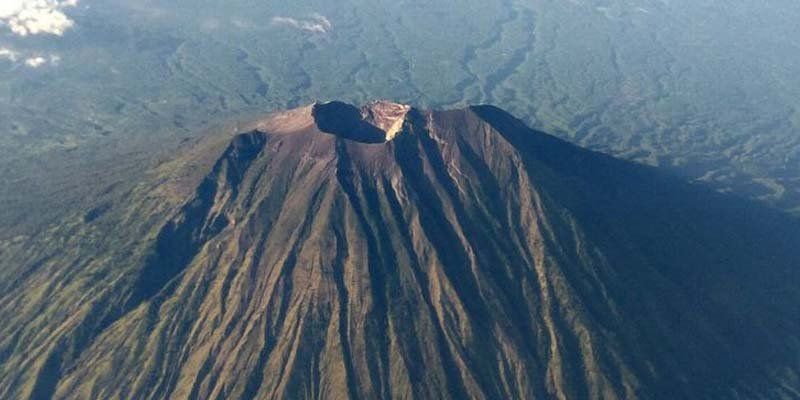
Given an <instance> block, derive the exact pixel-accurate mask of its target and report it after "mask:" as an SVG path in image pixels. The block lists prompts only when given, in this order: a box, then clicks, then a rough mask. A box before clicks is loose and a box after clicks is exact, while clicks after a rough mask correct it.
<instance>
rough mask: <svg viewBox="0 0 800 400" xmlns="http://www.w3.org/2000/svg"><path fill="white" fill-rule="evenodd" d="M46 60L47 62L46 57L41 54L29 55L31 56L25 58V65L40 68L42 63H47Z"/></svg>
mask: <svg viewBox="0 0 800 400" xmlns="http://www.w3.org/2000/svg"><path fill="white" fill-rule="evenodd" d="M46 62H47V59H46V58H44V57H41V56H39V57H29V58H26V59H25V65H27V66H29V67H31V68H39V67H41V66H42V65H44V63H46Z"/></svg>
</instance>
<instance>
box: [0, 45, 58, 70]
mask: <svg viewBox="0 0 800 400" xmlns="http://www.w3.org/2000/svg"><path fill="white" fill-rule="evenodd" d="M2 60H8V61H11V63H12V64H13V65H14V66H15V67H16V66H20V65H22V66H26V67H29V68H39V67H43V66H47V65H53V66H56V65H58V64H59V63H60V62H61V56H60V55H58V54H41V53H38V54H37V53H32V52H26V51H23V52H19V51H17V50H14V49H11V48H8V47H2V46H0V61H2Z"/></svg>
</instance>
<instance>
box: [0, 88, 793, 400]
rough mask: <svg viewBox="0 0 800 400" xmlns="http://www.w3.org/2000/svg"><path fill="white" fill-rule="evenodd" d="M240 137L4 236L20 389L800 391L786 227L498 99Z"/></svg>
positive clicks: (95, 393) (312, 121) (609, 394)
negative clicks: (566, 136) (528, 117)
mask: <svg viewBox="0 0 800 400" xmlns="http://www.w3.org/2000/svg"><path fill="white" fill-rule="evenodd" d="M396 110H402V111H403V112H396ZM398 121H399V123H400V125H401V126H402V128H401V129H400V130H399V131H398V132H394V130H393V129H392V132H393V133H394V134H393V135H386V131H384V130H383V129H382V128H381V127H394V126H396V124H397V123H398ZM245 128H246V129H243V132H245V133H242V134H238V135H234V136H232V137H229V136H226V135H221V136H219V137H217V138H212V139H209V140H207V141H204V142H201V143H199V144H195V145H192V146H188V147H187V148H186V149H184V150H183V152H181V153H180V154H176V155H175V157H174V158H173V159H171V160H169V161H168V162H165V163H164V164H162V165H161V166H160V167H159V168H158V169H156V170H154V171H152V172H151V173H149V174H148V178H147V179H146V180H145V181H143V182H142V183H141V184H139V185H138V186H137V187H136V189H134V190H132V191H131V192H130V193H126V194H125V195H124V196H121V197H120V199H119V200H118V202H116V203H114V204H113V205H112V206H110V207H109V208H108V209H107V210H102V212H100V211H98V212H96V213H89V214H83V215H80V216H76V217H75V218H74V219H73V220H70V221H66V222H65V223H64V224H62V227H61V228H60V229H57V230H53V231H49V232H43V233H41V234H40V235H39V237H38V239H30V240H29V241H26V242H25V243H16V244H15V243H11V242H9V243H8V244H4V247H3V250H4V251H3V252H2V253H0V257H1V258H0V262H2V263H3V265H9V266H10V267H9V268H3V269H2V273H3V274H4V276H3V280H2V284H3V285H4V286H3V291H2V293H4V294H3V295H2V297H0V320H3V321H9V323H5V324H2V326H0V338H1V339H0V397H3V398H37V399H38V398H59V399H60V398H103V399H108V398H213V399H217V398H234V399H236V398H241V399H256V398H258V399H261V398H337V399H338V398H361V399H375V398H421V399H425V398H476V399H498V398H519V399H530V398H561V399H575V398H612V399H613V398H619V399H630V398H643V399H650V398H671V399H673V398H735V397H736V396H740V397H742V398H765V399H781V398H794V397H796V396H797V395H798V390H800V382H798V378H797V374H798V372H800V360H798V354H800V342H798V339H800V338H799V337H798V336H800V335H799V334H798V332H800V326H798V325H800V321H798V319H797V318H795V317H794V316H796V315H798V311H800V310H799V309H798V304H800V293H798V285H797V283H798V282H799V281H800V279H799V277H798V272H797V270H796V267H797V265H798V261H800V249H798V248H797V246H796V243H797V238H799V237H800V227H798V226H797V224H796V223H795V222H794V221H792V220H790V219H788V218H786V217H785V216H783V215H781V214H778V213H776V212H773V211H769V210H764V209H761V208H759V207H758V206H756V205H754V204H751V203H746V202H741V201H739V200H734V199H731V198H727V197H724V196H721V195H718V194H715V193H713V192H711V191H710V190H706V189H704V188H700V187H695V186H690V185H687V184H684V183H682V182H680V181H679V180H677V179H673V178H670V177H666V176H664V175H661V174H660V173H657V172H656V171H654V170H651V169H649V168H647V167H643V166H640V165H635V164H630V163H626V162H622V161H618V160H616V159H613V158H610V157H607V156H604V155H600V154H598V153H593V152H589V151H586V150H583V149H580V148H577V147H574V146H572V145H569V144H567V143H565V142H562V141H560V140H558V139H555V138H554V137H551V136H548V135H546V134H544V133H540V132H536V131H532V130H530V129H528V128H527V127H525V125H524V124H522V123H521V122H520V121H519V120H517V119H515V118H513V117H512V116H510V115H508V114H506V113H505V112H503V111H501V110H499V109H497V108H493V107H472V108H465V109H460V110H454V111H444V112H440V111H423V110H418V109H410V110H408V109H407V108H404V107H402V106H400V105H393V104H391V103H371V104H369V105H367V106H365V107H363V108H361V109H359V108H356V107H353V106H350V105H347V104H344V103H320V104H314V105H312V106H309V107H304V108H300V109H296V110H293V111H289V112H286V113H279V114H276V115H274V116H271V117H269V118H266V119H264V120H261V121H256V122H254V123H253V124H251V125H250V126H247V127H245ZM387 136H389V139H391V140H388V141H387ZM37 240H38V242H37ZM35 243H39V244H40V246H41V248H37V249H36V250H35V251H34V248H36V247H38V246H35V245H34V244H35ZM44 249H47V251H46V252H45V251H44ZM43 254H48V255H47V256H42V255H43Z"/></svg>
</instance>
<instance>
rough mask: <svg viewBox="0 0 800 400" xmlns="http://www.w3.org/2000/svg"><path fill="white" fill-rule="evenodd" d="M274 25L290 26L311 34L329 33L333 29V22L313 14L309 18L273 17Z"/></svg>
mask: <svg viewBox="0 0 800 400" xmlns="http://www.w3.org/2000/svg"><path fill="white" fill-rule="evenodd" d="M272 24H273V25H282V26H289V27H292V28H297V29H300V30H302V31H305V32H309V33H328V32H330V31H331V30H332V29H333V24H332V23H331V21H330V20H329V19H328V18H327V17H325V16H324V15H320V14H311V16H310V17H309V18H306V19H297V18H291V17H273V18H272Z"/></svg>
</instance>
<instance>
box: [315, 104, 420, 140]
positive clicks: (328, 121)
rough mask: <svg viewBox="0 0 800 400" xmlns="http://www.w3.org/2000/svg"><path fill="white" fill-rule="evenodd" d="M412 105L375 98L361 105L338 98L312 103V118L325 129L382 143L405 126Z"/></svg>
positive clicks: (341, 135)
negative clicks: (341, 100)
mask: <svg viewBox="0 0 800 400" xmlns="http://www.w3.org/2000/svg"><path fill="white" fill-rule="evenodd" d="M410 110H411V106H408V105H404V104H397V103H392V102H388V101H375V102H372V103H370V104H368V105H366V106H363V107H361V109H358V108H356V107H354V106H352V105H350V104H345V103H342V102H338V101H332V102H328V103H319V104H314V105H313V106H312V114H313V118H314V120H315V122H316V124H317V126H318V127H319V129H320V130H321V131H323V132H327V133H331V134H334V135H337V136H340V137H343V138H346V139H350V140H354V141H358V142H362V143H383V142H387V141H389V140H392V139H394V137H395V136H396V135H397V134H398V133H399V132H400V131H401V130H402V128H403V124H404V122H405V118H406V115H407V114H408V112H409V111H410Z"/></svg>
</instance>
